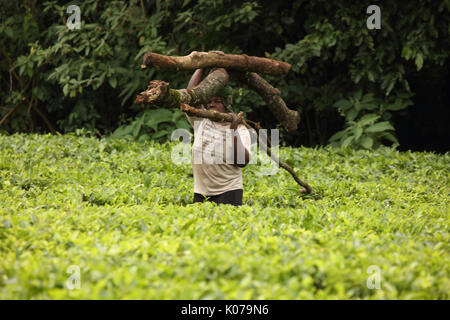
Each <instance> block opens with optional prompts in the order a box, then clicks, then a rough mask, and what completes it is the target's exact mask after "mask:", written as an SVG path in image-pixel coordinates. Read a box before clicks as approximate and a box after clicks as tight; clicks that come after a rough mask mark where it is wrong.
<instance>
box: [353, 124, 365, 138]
mask: <svg viewBox="0 0 450 320" xmlns="http://www.w3.org/2000/svg"><path fill="white" fill-rule="evenodd" d="M362 133H363V129H362V128H361V127H356V128H355V129H354V130H353V134H354V135H355V140H358V139H359V137H361V134H362Z"/></svg>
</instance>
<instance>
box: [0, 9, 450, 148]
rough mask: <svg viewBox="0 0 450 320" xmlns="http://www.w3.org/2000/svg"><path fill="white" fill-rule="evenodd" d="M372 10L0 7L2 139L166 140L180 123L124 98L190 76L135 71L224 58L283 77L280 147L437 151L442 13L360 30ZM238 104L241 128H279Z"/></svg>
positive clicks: (408, 14) (401, 16) (412, 13)
mask: <svg viewBox="0 0 450 320" xmlns="http://www.w3.org/2000/svg"><path fill="white" fill-rule="evenodd" d="M70 4H78V5H79V6H80V9H81V28H80V29H79V30H69V29H68V28H67V27H66V20H67V19H68V17H69V15H70V14H68V13H67V12H66V10H67V7H68V6H69V5H70ZM370 4H371V3H369V2H359V1H358V2H352V1H345V0H339V1H303V0H297V1H272V0H270V1H269V0H258V1H247V2H245V1H244V2H241V1H231V0H199V1H190V0H184V1H181V0H165V1H161V0H145V1H143V0H141V1H138V0H134V1H103V2H100V1H95V0H86V1H48V0H46V1H35V0H26V1H6V0H5V1H2V5H1V7H0V18H1V20H0V55H1V59H0V72H1V75H2V77H1V79H0V82H1V92H0V106H1V109H0V130H2V131H4V132H5V131H6V132H9V133H14V132H56V131H59V132H62V133H64V132H73V131H74V130H75V129H77V128H86V129H88V130H91V131H92V132H98V135H99V136H100V135H107V134H109V133H111V132H115V137H130V138H133V139H140V141H145V140H148V139H149V138H153V139H155V140H159V141H162V140H164V139H166V138H167V136H168V135H169V134H170V132H171V130H172V129H173V128H175V127H176V126H183V124H184V125H186V122H185V119H184V118H183V116H182V115H180V114H179V113H176V112H175V111H168V112H165V113H164V114H162V115H160V116H158V117H157V118H155V117H154V114H151V113H149V111H146V110H142V109H140V107H138V106H136V105H133V103H132V101H133V98H134V96H135V95H136V94H137V93H138V92H139V91H141V90H143V89H144V88H145V87H146V85H147V82H148V80H150V79H164V80H168V81H170V82H171V83H172V85H173V87H185V86H186V84H187V80H188V78H189V75H190V74H189V73H188V72H178V73H176V72H166V71H157V70H154V69H148V70H146V71H141V70H140V69H139V66H140V63H141V59H142V55H143V54H144V52H145V51H147V50H153V51H155V52H159V53H163V54H174V55H185V54H188V53H190V52H191V51H192V50H198V51H199V50H223V51H225V52H230V53H247V54H250V55H258V56H267V57H271V58H275V59H281V60H284V61H287V62H289V63H291V64H292V65H293V68H292V71H291V72H290V73H289V74H288V75H287V76H286V77H283V78H270V77H268V80H270V81H271V82H272V83H274V84H275V85H276V86H277V87H278V88H279V89H280V90H281V92H282V95H283V97H284V99H285V100H286V101H287V103H288V105H289V106H290V107H291V108H293V109H297V110H299V111H300V113H301V115H302V123H301V129H300V130H299V131H298V132H294V133H292V134H287V133H285V132H282V141H284V142H286V143H287V144H288V145H291V146H299V145H305V146H314V145H317V144H320V145H326V144H328V143H332V144H336V145H343V146H346V145H349V146H350V147H353V148H363V149H372V148H376V147H378V146H379V145H380V144H387V145H391V144H394V145H396V144H397V142H398V140H399V139H398V136H400V141H399V142H400V144H401V145H403V147H412V148H416V149H422V150H423V149H430V148H431V149H434V150H439V151H444V152H445V151H447V150H448V141H449V140H450V137H449V136H448V132H449V131H448V128H447V125H446V122H445V121H446V119H448V108H446V103H447V102H448V100H449V96H448V92H449V90H448V87H449V81H448V79H449V78H450V77H449V71H448V70H449V53H450V45H449V43H450V37H449V29H450V24H449V21H450V15H449V11H450V5H449V2H448V1H431V0H427V1H396V2H392V1H380V2H379V3H378V5H379V6H380V8H381V29H379V30H376V29H375V30H369V29H367V27H366V20H367V18H368V17H369V14H367V13H366V10H367V7H368V6H369V5H370ZM234 100H235V107H236V108H237V109H240V110H244V111H246V112H247V113H248V116H249V117H250V118H253V119H254V120H260V121H262V123H263V125H264V126H265V127H271V128H273V127H275V126H276V123H274V122H273V119H272V118H271V117H270V116H265V115H264V112H261V111H262V110H263V109H264V103H263V101H262V100H261V99H260V98H258V97H257V96H255V95H254V94H252V93H251V92H249V91H248V90H246V89H245V88H244V89H238V88H236V92H235V99H234ZM119 127H120V130H118V131H116V129H117V128H119ZM398 128H400V131H398V130H397V129H398ZM330 138H331V139H330Z"/></svg>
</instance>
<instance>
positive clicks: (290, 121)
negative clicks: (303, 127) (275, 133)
mask: <svg viewBox="0 0 450 320" xmlns="http://www.w3.org/2000/svg"><path fill="white" fill-rule="evenodd" d="M233 77H234V78H236V79H237V80H238V81H240V82H241V83H244V84H246V85H247V86H248V87H249V88H250V89H252V90H254V91H255V92H257V93H258V94H259V95H260V96H261V97H262V98H263V100H264V101H265V102H266V103H267V106H268V108H269V110H270V111H271V113H272V114H273V115H274V116H275V118H276V119H277V120H278V122H280V123H281V125H282V126H283V127H284V128H285V129H286V130H287V131H288V132H291V131H294V130H297V127H298V124H299V122H300V114H299V113H298V111H296V110H291V109H289V108H288V107H287V106H286V103H285V102H284V100H283V99H282V98H281V96H280V91H279V90H278V89H277V88H274V87H273V86H272V85H270V83H268V82H267V81H266V80H264V79H263V78H262V77H261V76H260V75H258V74H256V73H254V72H247V73H244V72H233Z"/></svg>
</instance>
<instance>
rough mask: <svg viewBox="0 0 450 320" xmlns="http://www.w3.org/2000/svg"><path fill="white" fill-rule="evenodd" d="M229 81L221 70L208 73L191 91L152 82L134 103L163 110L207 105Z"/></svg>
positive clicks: (163, 82)
mask: <svg viewBox="0 0 450 320" xmlns="http://www.w3.org/2000/svg"><path fill="white" fill-rule="evenodd" d="M229 80H230V76H229V75H228V72H227V71H226V70H225V69H223V68H218V69H215V70H214V71H212V72H210V73H209V74H208V75H207V76H206V77H205V79H203V81H202V82H200V83H199V84H198V85H197V86H195V87H194V88H192V89H178V90H177V89H171V88H170V85H169V83H168V82H165V81H162V80H152V81H150V84H149V86H148V88H147V90H145V91H143V92H141V93H140V94H138V95H137V97H136V99H135V101H134V103H136V104H150V105H154V106H158V107H163V108H179V106H180V103H187V104H191V105H198V104H202V103H203V104H204V103H207V102H208V101H209V100H210V99H211V98H212V97H214V95H215V94H216V93H217V92H218V91H219V90H220V89H222V88H223V87H224V86H225V85H226V84H227V83H228V81H229Z"/></svg>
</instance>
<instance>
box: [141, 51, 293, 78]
mask: <svg viewBox="0 0 450 320" xmlns="http://www.w3.org/2000/svg"><path fill="white" fill-rule="evenodd" d="M147 66H153V67H155V68H157V69H175V70H195V69H199V68H207V67H219V68H227V69H229V70H239V71H251V72H258V73H265V74H271V75H283V74H286V73H287V72H288V71H289V70H290V69H291V65H290V64H289V63H286V62H282V61H277V60H272V59H268V58H261V57H254V56H247V55H245V54H223V53H219V52H217V51H213V52H198V51H193V52H191V53H190V54H189V55H187V56H181V57H177V56H166V55H162V54H157V53H154V52H147V53H146V54H145V55H144V62H143V64H142V66H141V68H146V67H147Z"/></svg>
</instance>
